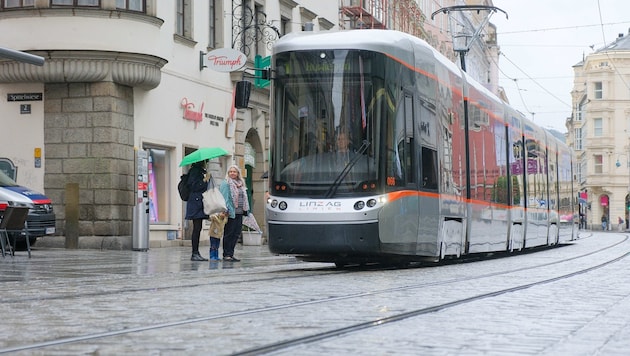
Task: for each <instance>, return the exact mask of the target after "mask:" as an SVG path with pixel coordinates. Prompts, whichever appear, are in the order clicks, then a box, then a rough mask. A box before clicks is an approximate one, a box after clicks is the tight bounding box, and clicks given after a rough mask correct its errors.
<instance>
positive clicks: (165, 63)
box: [0, 0, 339, 247]
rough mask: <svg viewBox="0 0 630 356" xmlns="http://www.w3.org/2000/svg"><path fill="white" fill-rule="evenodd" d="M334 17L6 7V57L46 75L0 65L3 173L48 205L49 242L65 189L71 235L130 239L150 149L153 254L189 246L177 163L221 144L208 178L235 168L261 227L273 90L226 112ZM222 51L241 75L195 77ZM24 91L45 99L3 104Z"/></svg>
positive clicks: (210, 9)
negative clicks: (72, 199)
mask: <svg viewBox="0 0 630 356" xmlns="http://www.w3.org/2000/svg"><path fill="white" fill-rule="evenodd" d="M311 6H312V7H311ZM338 16H339V15H338V6H337V1H335V0H333V1H330V0H328V1H319V2H313V1H292V0H281V1H277V0H276V1H250V0H233V1H230V0H209V1H193V0H176V1H158V0H15V1H9V0H6V1H2V2H1V3H0V31H2V33H5V34H7V36H5V37H4V41H3V46H5V47H6V48H10V49H14V50H20V51H24V52H27V53H31V54H35V55H39V56H42V57H44V58H45V64H44V65H43V66H41V67H39V66H35V65H31V64H26V63H21V62H17V61H14V60H9V59H0V92H1V95H0V98H3V100H2V101H1V103H0V113H1V115H0V127H2V132H3V135H2V136H3V137H2V140H0V148H1V149H0V152H1V153H0V161H3V162H8V164H12V165H14V166H15V167H17V168H19V169H18V171H17V172H18V174H17V181H18V183H19V184H21V185H25V186H28V187H30V188H33V189H35V190H39V191H41V192H44V193H45V194H46V195H48V196H49V197H50V198H51V199H52V201H53V203H54V206H55V212H56V215H57V234H59V235H64V233H65V211H64V210H65V209H64V208H65V205H66V193H65V191H66V187H67V185H68V184H69V183H73V184H78V186H79V204H80V217H79V220H80V221H79V230H80V231H79V234H80V236H92V235H94V236H131V234H132V220H133V216H132V215H133V208H134V206H135V205H136V203H137V198H138V197H137V196H136V186H137V184H138V181H137V177H136V173H135V169H136V162H135V161H136V157H137V152H138V151H139V150H144V151H146V152H147V153H148V158H149V172H148V173H149V184H148V185H149V195H150V198H151V200H150V214H149V219H150V238H151V241H150V246H152V247H153V246H159V245H160V244H162V243H163V242H165V241H167V240H169V239H172V238H175V236H178V237H179V238H183V239H186V237H187V236H189V234H190V231H188V226H187V224H186V221H185V220H184V219H183V217H184V214H185V211H184V209H185V204H184V203H183V202H182V201H181V200H180V199H179V196H178V193H177V189H176V186H177V182H178V180H179V177H180V175H181V174H182V173H183V172H182V168H180V167H179V162H180V161H181V159H182V158H183V157H184V156H185V155H186V154H188V153H190V152H192V151H194V150H195V149H196V148H199V147H205V146H219V147H222V148H225V149H226V150H227V151H228V152H230V155H229V156H224V157H221V158H219V159H215V160H212V161H211V165H210V171H211V172H212V173H213V175H214V176H215V177H216V178H217V181H220V180H221V179H223V177H224V175H225V171H226V168H227V166H229V165H230V164H238V165H239V166H240V167H241V169H242V170H243V172H246V174H247V182H248V186H249V188H250V192H251V193H252V196H251V201H252V204H253V210H254V211H253V213H254V215H255V216H256V217H257V218H258V220H259V221H261V220H264V202H263V200H264V193H265V181H264V180H263V178H262V175H263V173H264V172H265V171H266V170H267V168H268V167H267V164H268V158H267V152H268V148H269V147H268V146H269V117H268V116H269V100H268V97H269V93H268V88H266V87H263V86H261V87H259V88H254V90H253V92H252V94H251V98H250V102H249V106H248V108H246V109H239V110H235V109H234V103H233V91H234V87H235V83H236V82H237V81H239V80H241V79H243V78H248V77H249V76H250V74H253V73H254V71H253V68H254V61H255V57H256V55H259V56H261V57H263V58H264V57H266V56H268V55H269V54H270V50H271V45H272V43H273V41H275V40H276V39H277V38H278V37H279V36H282V35H284V34H286V33H289V32H294V31H302V30H303V29H304V27H305V24H309V25H308V26H307V28H308V29H309V30H310V29H311V28H312V29H313V30H314V31H319V30H329V29H333V28H335V27H336V26H335V24H336V23H337V21H338ZM221 48H233V49H236V50H238V51H240V52H242V53H244V54H245V55H246V56H247V64H246V66H245V67H244V68H242V69H240V70H239V71H237V72H219V71H214V70H211V69H209V68H204V67H203V65H202V56H203V54H204V53H208V52H210V51H212V50H215V49H221ZM252 80H253V79H252ZM29 93H35V94H41V96H38V95H34V96H30V97H29V96H25V97H27V98H34V99H32V100H29V101H12V100H9V96H10V95H11V94H29ZM13 97H14V98H15V97H16V96H13ZM38 98H39V99H38ZM23 105H24V106H23ZM27 108H28V110H26V109H27ZM40 153H41V156H39V157H38V155H40ZM261 225H263V224H261ZM190 229H192V226H191V227H190ZM202 237H205V234H204V235H202ZM206 238H207V237H206Z"/></svg>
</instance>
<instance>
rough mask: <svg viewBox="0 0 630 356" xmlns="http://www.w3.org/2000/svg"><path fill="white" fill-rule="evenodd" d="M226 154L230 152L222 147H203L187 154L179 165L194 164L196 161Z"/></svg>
mask: <svg viewBox="0 0 630 356" xmlns="http://www.w3.org/2000/svg"><path fill="white" fill-rule="evenodd" d="M226 154H228V152H227V151H226V150H224V149H223V148H221V147H203V148H200V149H198V150H197V151H195V152H193V153H191V154H188V155H186V157H184V159H183V160H182V161H181V163H180V164H179V166H180V167H183V166H185V165H188V164H193V163H195V162H199V161H205V160H207V159H213V158H217V157H221V156H224V155H226Z"/></svg>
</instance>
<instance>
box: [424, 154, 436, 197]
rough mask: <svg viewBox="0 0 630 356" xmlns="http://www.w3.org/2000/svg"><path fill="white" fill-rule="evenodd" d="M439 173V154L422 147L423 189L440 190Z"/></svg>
mask: <svg viewBox="0 0 630 356" xmlns="http://www.w3.org/2000/svg"><path fill="white" fill-rule="evenodd" d="M437 172H438V168H437V152H436V151H435V150H432V149H430V148H428V147H422V188H424V189H432V190H436V189H437V188H438V178H437Z"/></svg>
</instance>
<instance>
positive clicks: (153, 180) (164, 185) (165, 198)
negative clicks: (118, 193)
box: [144, 145, 177, 224]
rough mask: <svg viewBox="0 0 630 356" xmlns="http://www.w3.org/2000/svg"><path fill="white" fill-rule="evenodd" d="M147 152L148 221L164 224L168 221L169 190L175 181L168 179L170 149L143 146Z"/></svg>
mask: <svg viewBox="0 0 630 356" xmlns="http://www.w3.org/2000/svg"><path fill="white" fill-rule="evenodd" d="M144 149H145V150H147V151H148V152H149V222H150V223H151V224H165V223H168V222H169V214H170V209H169V207H170V206H171V201H170V191H171V190H172V187H173V186H175V185H177V182H172V183H171V181H170V176H169V174H168V172H169V168H170V160H169V157H170V153H171V152H170V150H168V149H165V148H158V147H151V146H147V145H145V146H144Z"/></svg>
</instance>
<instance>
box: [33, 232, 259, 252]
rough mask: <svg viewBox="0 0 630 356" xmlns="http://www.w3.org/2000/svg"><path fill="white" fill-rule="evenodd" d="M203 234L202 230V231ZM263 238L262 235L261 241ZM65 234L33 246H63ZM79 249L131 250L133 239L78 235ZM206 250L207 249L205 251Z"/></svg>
mask: <svg viewBox="0 0 630 356" xmlns="http://www.w3.org/2000/svg"><path fill="white" fill-rule="evenodd" d="M202 234H203V232H202ZM264 240H265V238H264V237H263V241H264ZM65 243H66V238H65V236H44V237H40V238H38V239H37V242H36V243H35V245H33V247H42V248H65V247H66V246H65ZM190 246H191V241H190V240H181V239H176V240H149V249H152V248H162V247H190ZM199 246H201V247H204V249H203V250H205V249H206V248H205V247H208V246H210V240H208V237H207V236H205V238H204V236H202V238H201V241H200V242H199ZM79 249H98V250H132V249H133V241H132V237H131V236H79ZM206 252H207V251H206Z"/></svg>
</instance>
